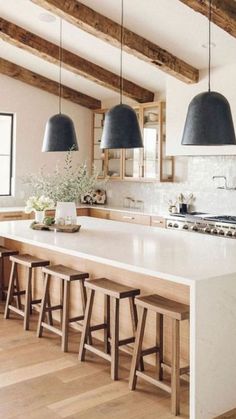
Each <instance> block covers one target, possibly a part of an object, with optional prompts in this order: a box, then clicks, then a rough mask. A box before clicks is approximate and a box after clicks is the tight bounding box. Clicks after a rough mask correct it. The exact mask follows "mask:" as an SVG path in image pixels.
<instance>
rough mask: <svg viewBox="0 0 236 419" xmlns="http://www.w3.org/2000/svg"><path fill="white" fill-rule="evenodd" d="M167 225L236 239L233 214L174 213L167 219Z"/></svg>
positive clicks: (235, 225) (235, 222) (235, 218)
mask: <svg viewBox="0 0 236 419" xmlns="http://www.w3.org/2000/svg"><path fill="white" fill-rule="evenodd" d="M166 226H167V228H171V229H174V230H184V231H190V232H193V233H202V234H210V235H214V236H219V237H227V238H230V239H236V217H234V216H231V215H217V216H216V215H210V214H205V213H192V214H173V215H170V217H169V218H168V219H167V223H166Z"/></svg>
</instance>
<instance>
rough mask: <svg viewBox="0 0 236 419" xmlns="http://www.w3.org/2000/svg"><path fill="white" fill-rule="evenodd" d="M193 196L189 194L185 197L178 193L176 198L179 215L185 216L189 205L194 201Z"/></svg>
mask: <svg viewBox="0 0 236 419" xmlns="http://www.w3.org/2000/svg"><path fill="white" fill-rule="evenodd" d="M194 199H195V198H194V196H193V194H192V193H191V194H189V195H187V196H185V195H183V194H182V193H180V194H179V195H178V197H177V201H178V206H179V213H180V214H187V213H188V210H189V205H190V204H191V203H192V202H193V201H194Z"/></svg>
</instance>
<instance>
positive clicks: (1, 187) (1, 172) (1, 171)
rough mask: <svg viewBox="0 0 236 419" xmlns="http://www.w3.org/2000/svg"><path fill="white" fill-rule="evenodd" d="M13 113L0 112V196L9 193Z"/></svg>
mask: <svg viewBox="0 0 236 419" xmlns="http://www.w3.org/2000/svg"><path fill="white" fill-rule="evenodd" d="M12 138H13V114H9V113H0V196H6V195H11V177H12Z"/></svg>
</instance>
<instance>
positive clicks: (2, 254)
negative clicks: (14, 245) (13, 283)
mask: <svg viewBox="0 0 236 419" xmlns="http://www.w3.org/2000/svg"><path fill="white" fill-rule="evenodd" d="M18 253H19V252H18V251H17V250H11V249H7V248H6V247H3V246H0V263H1V268H0V269H1V277H0V299H1V300H3V301H4V300H5V298H6V294H7V289H8V287H7V286H6V285H5V268H4V259H5V258H7V257H10V256H13V255H18ZM16 291H17V290H16ZM13 295H14V293H13Z"/></svg>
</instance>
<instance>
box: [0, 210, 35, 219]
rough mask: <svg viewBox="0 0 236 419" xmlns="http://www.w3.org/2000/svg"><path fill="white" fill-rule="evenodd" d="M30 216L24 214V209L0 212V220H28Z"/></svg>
mask: <svg viewBox="0 0 236 419" xmlns="http://www.w3.org/2000/svg"><path fill="white" fill-rule="evenodd" d="M30 218H31V215H30V214H26V213H25V212H24V211H15V212H2V213H0V221H14V220H29V219H30Z"/></svg>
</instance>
